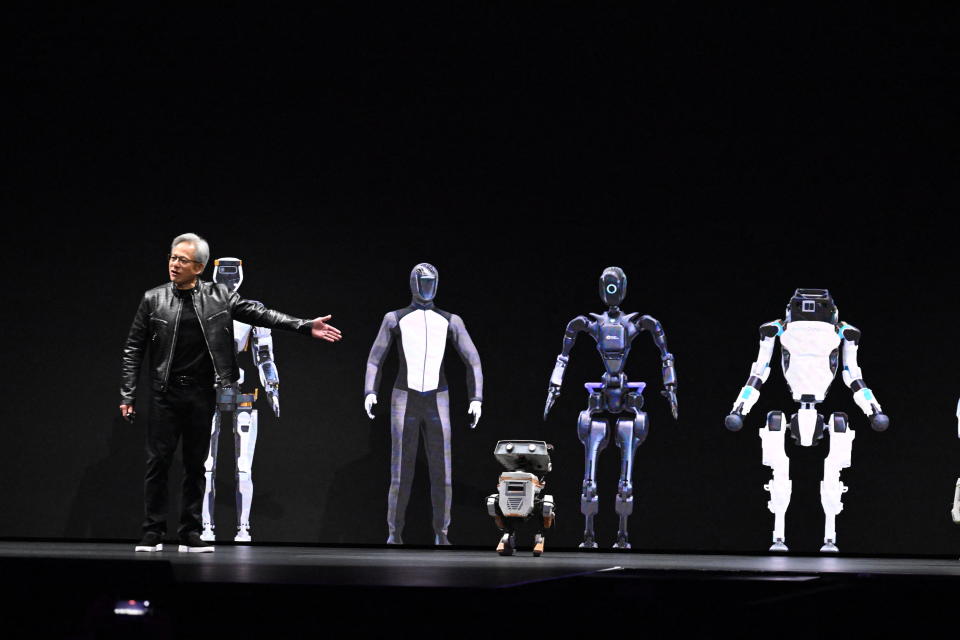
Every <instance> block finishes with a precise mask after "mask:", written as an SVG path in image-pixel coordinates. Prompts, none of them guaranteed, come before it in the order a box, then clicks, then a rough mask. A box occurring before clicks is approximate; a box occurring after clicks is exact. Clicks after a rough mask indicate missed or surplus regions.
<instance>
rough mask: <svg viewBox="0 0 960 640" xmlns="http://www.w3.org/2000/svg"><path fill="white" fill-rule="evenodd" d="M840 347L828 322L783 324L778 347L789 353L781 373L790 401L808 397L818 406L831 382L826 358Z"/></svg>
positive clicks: (828, 362) (838, 339)
mask: <svg viewBox="0 0 960 640" xmlns="http://www.w3.org/2000/svg"><path fill="white" fill-rule="evenodd" d="M839 345H840V336H839V335H838V334H837V330H836V328H835V327H834V326H833V325H832V324H830V323H828V322H816V321H811V320H797V321H795V322H789V323H787V328H786V330H785V331H784V332H783V335H781V336H780V346H781V347H782V348H784V349H786V350H787V351H788V352H789V353H790V363H789V366H788V367H787V370H786V371H784V372H783V377H784V378H786V380H787V384H789V385H790V391H791V393H793V399H794V400H796V401H798V402H799V400H800V397H801V396H803V395H812V396H814V397H815V398H816V401H817V402H822V401H823V399H824V398H825V397H826V395H827V390H828V389H829V388H830V384H831V383H832V382H833V379H834V377H835V375H836V374H835V372H834V371H833V370H831V368H830V354H831V353H833V351H834V350H836V349H837V347H838V346H839Z"/></svg>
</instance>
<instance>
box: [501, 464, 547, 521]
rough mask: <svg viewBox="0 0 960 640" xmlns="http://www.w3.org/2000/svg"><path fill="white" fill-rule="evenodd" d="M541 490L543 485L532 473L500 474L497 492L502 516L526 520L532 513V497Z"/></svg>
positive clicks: (514, 472)
mask: <svg viewBox="0 0 960 640" xmlns="http://www.w3.org/2000/svg"><path fill="white" fill-rule="evenodd" d="M542 490H543V484H542V483H541V482H540V480H539V479H538V478H537V476H535V475H534V474H532V473H526V472H524V471H506V472H504V473H501V474H500V482H499V483H498V484H497V491H498V492H499V493H500V498H499V504H500V511H501V512H503V515H505V516H507V517H510V518H526V517H527V516H529V515H530V513H531V512H532V511H533V500H534V497H535V496H536V495H537V494H538V493H540V491H542Z"/></svg>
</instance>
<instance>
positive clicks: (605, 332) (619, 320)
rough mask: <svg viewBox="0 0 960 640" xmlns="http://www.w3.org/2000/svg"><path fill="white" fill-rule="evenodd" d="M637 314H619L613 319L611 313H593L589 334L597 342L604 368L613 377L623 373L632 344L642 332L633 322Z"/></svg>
mask: <svg viewBox="0 0 960 640" xmlns="http://www.w3.org/2000/svg"><path fill="white" fill-rule="evenodd" d="M636 315H637V314H636V313H629V314H624V313H619V314H617V315H616V316H614V317H611V316H610V314H609V313H603V314H596V313H591V314H590V316H591V317H592V318H593V321H592V322H591V323H590V327H589V330H588V331H589V333H590V336H591V337H593V339H594V340H596V341H597V351H599V352H600V357H601V358H602V359H603V366H604V368H605V369H606V371H607V373H608V374H610V375H611V376H617V375H619V374H621V373H622V372H623V369H624V367H625V366H626V363H627V356H629V355H630V344H631V343H632V342H633V339H634V338H636V337H637V334H638V333H639V332H640V330H639V329H638V328H637V326H636V324H634V323H633V322H632V319H633V317H634V316H636Z"/></svg>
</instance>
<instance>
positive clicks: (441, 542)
mask: <svg viewBox="0 0 960 640" xmlns="http://www.w3.org/2000/svg"><path fill="white" fill-rule="evenodd" d="M433 544H434V545H436V546H438V547H448V546H450V538H448V537H447V534H445V533H438V534H437V535H435V536H433Z"/></svg>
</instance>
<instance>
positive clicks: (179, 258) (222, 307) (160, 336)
mask: <svg viewBox="0 0 960 640" xmlns="http://www.w3.org/2000/svg"><path fill="white" fill-rule="evenodd" d="M209 259H210V247H209V246H208V245H207V242H206V240H204V239H203V238H201V237H200V236H198V235H196V234H193V233H186V234H183V235H180V236H177V237H176V238H175V239H174V241H173V243H172V244H171V247H170V254H169V256H168V259H167V268H168V274H169V276H170V283H169V284H164V285H160V286H159V287H155V288H153V289H150V290H149V291H147V292H146V293H145V294H144V295H143V298H142V299H141V301H140V306H139V308H138V309H137V314H136V316H134V319H133V324H132V325H131V327H130V333H129V335H128V336H127V341H126V344H125V345H124V348H123V357H122V365H121V369H122V383H121V387H120V413H121V415H122V416H123V417H124V418H125V419H126V420H127V421H129V422H132V421H133V419H134V417H135V415H136V414H135V412H134V404H135V401H136V390H137V378H138V376H139V375H140V365H141V363H142V362H143V356H144V352H145V351H147V349H148V348H149V351H150V359H149V365H150V378H151V384H152V388H153V402H152V403H151V407H150V421H149V424H148V426H147V469H146V475H145V477H144V512H145V518H144V522H143V531H144V534H143V539H142V540H141V541H140V543H139V544H138V545H137V547H136V550H137V551H160V550H161V549H162V548H163V536H164V534H165V533H166V524H167V473H168V471H169V469H170V463H171V462H172V461H173V454H174V451H175V450H176V448H177V441H178V440H179V439H180V438H181V437H182V438H183V494H182V498H181V508H180V528H179V530H178V534H179V538H180V547H179V550H180V551H189V552H209V551H213V545H210V544H208V543H207V542H204V541H203V540H201V539H200V530H201V527H202V519H201V507H202V501H203V490H204V482H205V479H204V466H203V465H204V461H205V460H206V457H207V449H208V448H209V446H210V420H211V418H212V416H213V413H214V408H215V406H216V389H217V387H225V386H229V385H232V384H233V383H235V382H237V379H238V370H239V369H238V367H237V362H236V354H235V351H234V345H233V319H234V318H236V319H237V320H239V321H241V322H246V323H247V324H252V325H256V326H259V327H268V328H270V329H284V330H287V331H296V332H299V333H303V334H305V335H312V336H313V337H314V338H319V339H321V340H326V341H327V342H337V341H338V340H340V337H341V334H340V331H339V330H338V329H336V328H335V327H333V326H330V325H328V324H326V321H327V320H329V319H330V317H331V316H329V315H328V316H324V317H322V318H316V319H314V320H301V319H299V318H294V317H292V316H288V315H286V314H283V313H280V312H279V311H273V310H271V309H267V308H266V307H264V306H263V305H262V304H260V303H257V302H251V301H249V300H244V299H242V298H240V296H239V295H238V294H237V293H235V292H234V293H231V292H230V290H229V289H228V288H227V287H226V286H224V285H222V284H216V283H213V282H204V281H202V280H201V279H200V278H199V276H200V274H201V273H203V270H204V267H205V266H206V263H207V261H208V260H209Z"/></svg>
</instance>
